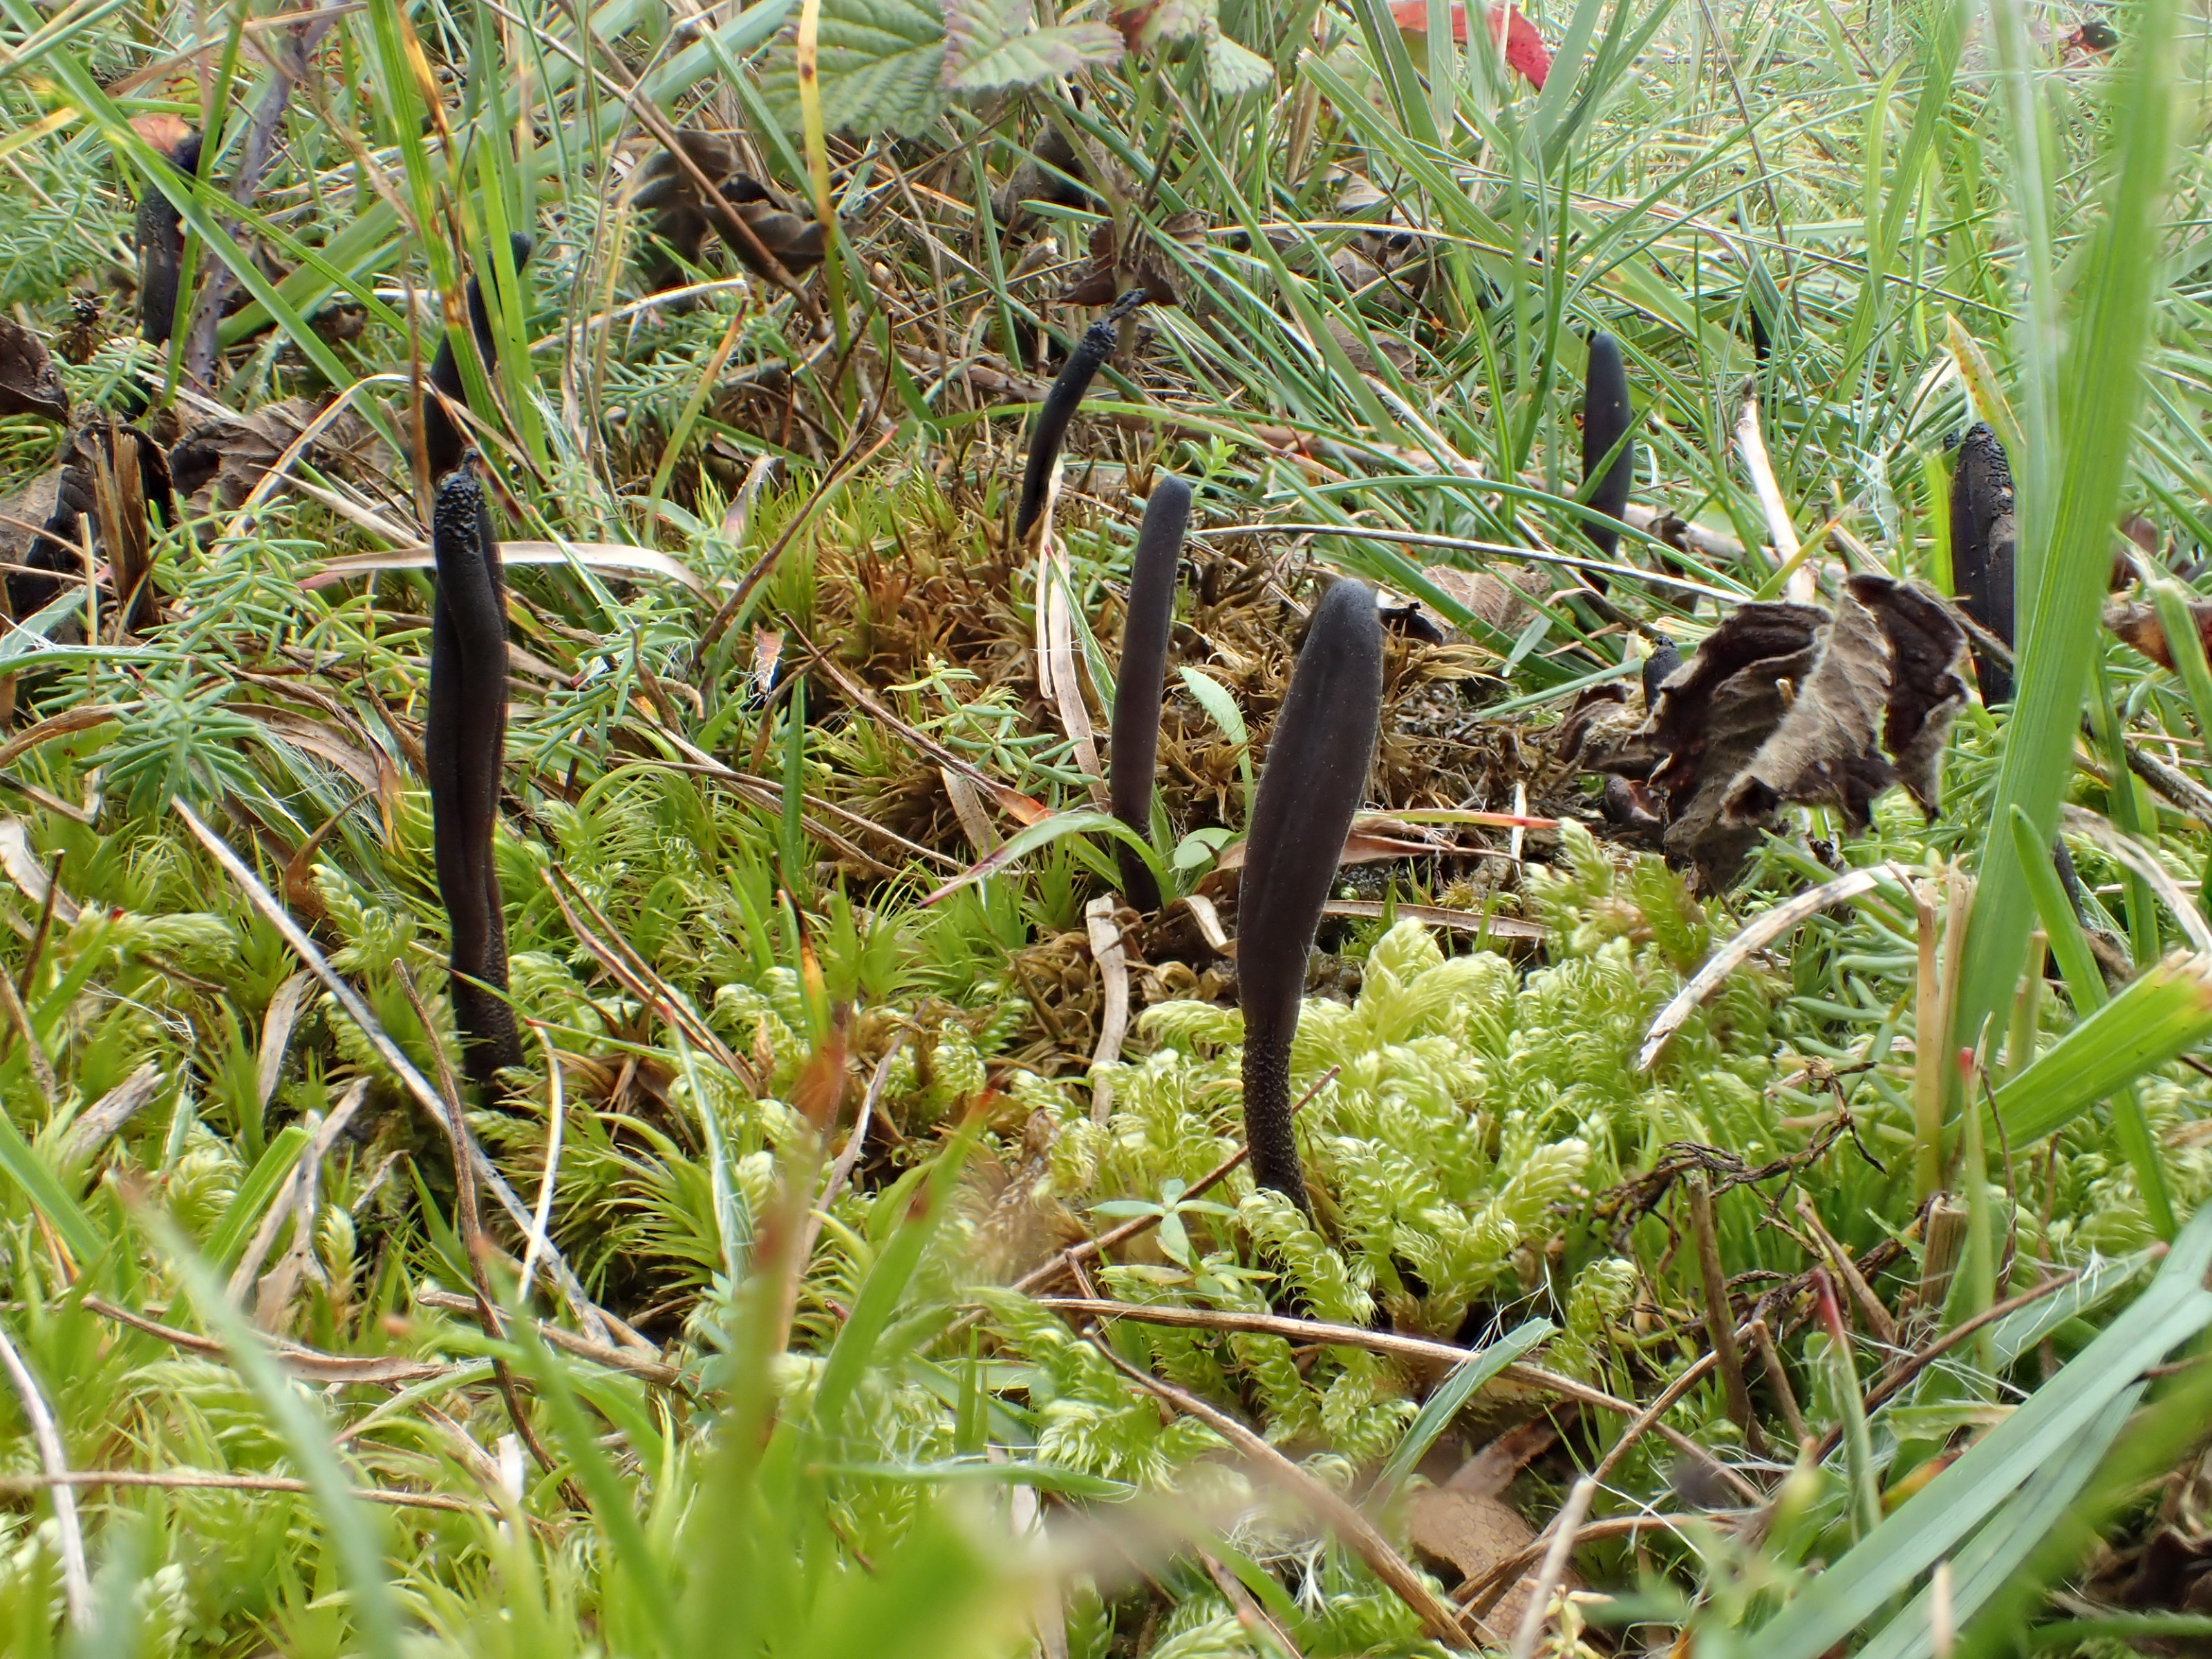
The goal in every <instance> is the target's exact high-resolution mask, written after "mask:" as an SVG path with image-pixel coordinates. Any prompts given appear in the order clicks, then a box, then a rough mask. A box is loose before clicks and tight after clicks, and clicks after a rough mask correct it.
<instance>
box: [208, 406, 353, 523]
mask: <svg viewBox="0 0 2212 1659" xmlns="http://www.w3.org/2000/svg"><path fill="white" fill-rule="evenodd" d="M327 403H328V400H327V399H325V398H285V399H284V400H283V402H281V403H274V404H264V405H263V406H262V407H261V408H259V409H257V410H253V411H252V413H251V414H246V415H231V414H223V415H218V416H214V417H213V418H211V419H209V420H204V421H202V422H199V423H198V424H197V425H196V426H194V427H193V428H191V430H189V431H188V432H186V433H185V435H184V436H183V437H182V438H179V440H178V441H177V443H176V447H174V448H173V449H172V450H170V452H169V469H170V472H171V474H172V476H173V477H174V478H175V480H176V487H177V491H178V493H179V495H184V496H185V497H186V498H188V499H189V500H190V501H191V503H192V504H193V506H195V507H200V508H203V509H204V508H205V507H209V506H210V505H212V506H214V507H218V508H220V509H222V511H224V512H226V513H227V512H230V511H233V510H234V509H235V508H237V507H240V506H242V505H244V504H245V501H246V497H247V496H248V495H252V493H253V489H254V486H255V485H257V484H258V483H260V482H261V480H262V479H263V478H264V477H265V476H267V474H268V471H269V469H270V467H272V466H274V465H276V463H277V461H278V460H279V459H281V458H282V457H283V453H284V452H285V451H286V450H288V449H289V448H290V447H292V446H293V445H294V444H295V443H297V442H298V441H300V435H301V434H302V433H304V432H305V431H306V430H307V427H308V424H309V423H310V422H313V420H314V419H315V417H316V416H319V415H320V414H321V413H322V412H323V410H324V408H325V406H326V404H327ZM376 441H377V440H376V436H375V435H374V433H373V432H371V431H370V430H369V428H368V422H366V421H363V420H362V419H360V418H359V417H358V416H354V415H352V414H343V415H340V416H337V419H335V420H333V421H332V422H331V423H330V424H329V425H327V426H325V428H323V429H322V430H321V431H320V432H319V433H318V434H316V435H315V439H314V441H313V443H312V444H311V445H310V446H309V447H308V450H307V459H308V460H310V461H311V462H312V463H313V465H315V466H317V467H318V468H319V469H321V470H323V471H339V472H344V471H349V469H350V467H351V466H353V465H357V464H358V463H360V462H361V461H362V460H363V459H365V458H366V456H367V453H368V449H369V448H370V447H371V446H372V445H374V443H375V442H376Z"/></svg>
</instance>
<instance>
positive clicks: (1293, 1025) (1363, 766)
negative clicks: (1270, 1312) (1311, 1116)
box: [1237, 578, 1383, 1215]
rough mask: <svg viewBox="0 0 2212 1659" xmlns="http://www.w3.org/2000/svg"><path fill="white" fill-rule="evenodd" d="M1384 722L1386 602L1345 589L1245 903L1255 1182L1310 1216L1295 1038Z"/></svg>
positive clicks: (1270, 779) (1268, 776) (1270, 788)
mask: <svg viewBox="0 0 2212 1659" xmlns="http://www.w3.org/2000/svg"><path fill="white" fill-rule="evenodd" d="M1382 717H1383V624H1382V622H1381V620H1380V619H1379V618H1378V617H1376V612H1375V595H1374V594H1373V593H1372V592H1370V591H1369V590H1368V589H1367V588H1366V587H1365V586H1364V585H1362V584H1361V583H1359V582H1356V581H1353V580H1350V579H1348V578H1347V579H1345V580H1340V581H1338V582H1337V583H1336V584H1335V585H1334V586H1332V587H1331V588H1330V589H1329V590H1328V592H1327V593H1326V594H1324V595H1323V596H1322V601H1321V603H1320V605H1317V606H1316V607H1315V609H1314V615H1313V622H1312V625H1311V626H1310V628H1309V629H1308V630H1307V633H1306V642H1305V647H1304V649H1303V650H1301V651H1300V652H1299V653H1298V660H1297V667H1296V668H1295V669H1293V670H1292V671H1291V685H1290V690H1288V691H1287V692H1286V693H1285V695H1284V697H1283V707H1282V712H1281V713H1280V714H1278V715H1277V716H1276V718H1275V732H1274V737H1273V739H1272V740H1271V741H1270V742H1269V744H1268V745H1267V765H1266V768H1265V769H1263V770H1262V771H1261V775H1260V793H1259V797H1258V799H1255V801H1254V802H1253V804H1252V825H1251V829H1250V831H1249V834H1248V835H1247V836H1245V841H1244V873H1243V881H1242V883H1241V884H1240V886H1239V888H1238V890H1237V1000H1238V1001H1239V1002H1240V1003H1241V1004H1242V1006H1243V1011H1244V1133H1245V1138H1246V1139H1248V1140H1249V1142H1250V1143H1251V1146H1252V1178H1253V1180H1254V1181H1255V1182H1257V1183H1258V1184H1259V1185H1261V1186H1262V1187H1272V1188H1274V1189H1275V1190H1276V1191H1277V1192H1279V1193H1281V1194H1284V1195H1285V1197H1287V1198H1288V1199H1290V1200H1291V1202H1292V1203H1294V1204H1296V1205H1297V1206H1298V1207H1299V1208H1300V1209H1301V1210H1304V1211H1305V1212H1307V1213H1308V1214H1309V1215H1310V1214H1311V1213H1312V1212H1313V1205H1312V1203H1311V1201H1310V1200H1309V1199H1308V1198H1307V1196H1306V1184H1305V1177H1304V1176H1303V1175H1302V1174H1301V1173H1300V1171H1299V1169H1298V1150H1297V1140H1296V1139H1295V1138H1294V1137H1293V1136H1292V1134H1291V1038H1292V1037H1293V1036H1295V1035H1296V1034H1297V1029H1298V999H1299V997H1300V995H1301V994H1303V993H1304V989H1305V982H1306V954H1307V952H1308V951H1310V950H1311V949H1312V946H1313V939H1314V930H1315V929H1316V927H1319V926H1320V925H1321V912H1322V905H1324V904H1326V903H1327V902H1328V890H1329V884H1331V883H1332V882H1333V881H1334V880H1335V878H1336V869H1337V864H1338V861H1339V860H1340V858H1341V857H1342V855H1343V851H1344V837H1345V836H1346V832H1348V831H1349V830H1350V829H1351V828H1352V814H1353V813H1354V812H1356V811H1358V808H1359V800H1360V797H1361V796H1362V795H1363V794H1364V793H1366V789H1367V771H1368V768H1369V766H1370V763H1372V762H1373V760H1374V758H1375V738H1376V730H1377V728H1378V726H1380V724H1381V722H1382Z"/></svg>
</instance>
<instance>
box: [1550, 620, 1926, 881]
mask: <svg viewBox="0 0 2212 1659" xmlns="http://www.w3.org/2000/svg"><path fill="white" fill-rule="evenodd" d="M1965 649H1966V639H1965V635H1964V634H1963V632H1962V631H1961V630H1960V628H1959V626H1958V624H1957V623H1955V622H1954V620H1953V619H1952V618H1951V617H1950V615H1949V614H1948V612H1947V611H1945V609H1944V608H1943V606H1942V604H1941V603H1940V602H1939V601H1938V600H1936V599H1935V598H1934V597H1933V596H1932V595H1930V594H1929V593H1927V592H1924V591H1923V590H1922V589H1920V588H1917V587H1915V586H1911V585H1909V584H1905V583H1900V582H1896V581H1893V580H1890V579H1889V578H1887V577H1886V576H1854V577H1852V578H1851V579H1850V581H1849V582H1848V583H1847V584H1846V586H1845V589H1844V594H1843V596H1842V598H1841V599H1840V601H1839V602H1838V607H1837V611H1836V613H1835V615H1834V616H1830V615H1829V614H1828V613H1827V612H1826V611H1822V610H1820V609H1819V608H1818V607H1816V606H1813V605H1782V604H1756V605H1744V606H1741V608H1740V609H1738V610H1737V611H1735V613H1734V614H1732V615H1731V616H1729V617H1727V618H1726V619H1725V620H1724V621H1723V622H1722V623H1721V625H1720V626H1719V627H1718V628H1716V629H1714V630H1713V631H1712V632H1711V634H1710V635H1707V636H1706V638H1705V642H1704V643H1703V644H1702V645H1700V646H1699V647H1698V650H1697V653H1696V654H1695V655H1694V656H1692V658H1691V659H1689V661H1688V662H1686V663H1685V664H1683V665H1681V666H1680V667H1678V668H1675V669H1674V671H1672V672H1670V673H1666V674H1665V675H1664V678H1662V679H1658V680H1657V683H1656V688H1655V689H1656V696H1654V698H1653V702H1652V707H1651V712H1650V716H1649V717H1648V718H1647V719H1646V720H1644V723H1643V724H1642V725H1641V726H1638V727H1637V728H1636V729H1635V730H1634V731H1632V732H1628V733H1626V735H1624V736H1616V735H1615V734H1617V733H1619V732H1620V727H1621V725H1622V723H1623V722H1622V720H1621V711H1623V710H1625V707H1626V704H1625V697H1623V696H1621V695H1620V693H1619V692H1618V691H1617V690H1616V691H1615V695H1614V696H1613V698H1612V699H1610V700H1609V701H1610V703H1611V706H1610V707H1608V706H1607V701H1601V700H1600V699H1599V698H1598V696H1597V695H1596V694H1595V693H1593V694H1591V695H1590V696H1587V697H1586V698H1585V699H1584V701H1583V703H1582V704H1578V705H1577V708H1576V710H1575V711H1574V713H1573V714H1571V715H1570V716H1569V718H1568V720H1567V721H1566V722H1565V724H1564V725H1563V726H1562V727H1561V742H1560V753H1561V756H1562V758H1563V759H1565V761H1567V763H1570V764H1579V765H1580V766H1581V767H1582V768H1583V769H1585V770H1589V771H1597V772H1605V773H1610V774H1612V775H1614V776H1616V777H1619V778H1624V779H1628V780H1632V781H1643V780H1648V781H1649V783H1650V789H1651V791H1652V792H1653V795H1652V797H1650V798H1647V797H1642V796H1637V797H1633V798H1630V797H1627V796H1624V797H1622V798H1621V799H1620V800H1619V801H1616V802H1615V803H1614V805H1615V806H1616V807H1617V808H1620V809H1624V810H1625V809H1626V808H1628V807H1631V806H1632V807H1633V808H1634V809H1635V811H1634V812H1633V813H1632V815H1631V816H1630V817H1626V818H1623V817H1622V812H1621V811H1614V812H1613V817H1615V818H1616V821H1623V822H1637V821H1640V818H1641V817H1642V815H1643V813H1644V811H1647V810H1648V809H1649V808H1650V805H1654V804H1656V799H1663V801H1664V806H1665V812H1664V816H1665V819H1666V825H1667V827H1666V831H1665V836H1664V841H1663V844H1664V845H1665V847H1666V849H1667V852H1668V855H1669V856H1670V857H1672V858H1674V859H1675V860H1677V861H1678V862H1682V863H1686V864H1691V865H1693V866H1696V868H1697V870H1698V872H1699V879H1700V883H1701V884H1702V885H1704V886H1705V887H1706V888H1708V889H1709V890H1710V889H1713V888H1717V887H1721V886H1724V885H1726V884H1728V883H1729V881H1730V880H1732V879H1733V878H1735V875H1736V873H1737V872H1738V871H1739V870H1740V869H1741V866H1742V863H1743V860H1744V858H1745V856H1746V855H1747V854H1748V853H1749V852H1750V850H1751V848H1753V846H1755V845H1756V844H1757V842H1758V840H1759V834H1760V832H1761V831H1762V830H1763V829H1765V828H1766V827H1767V826H1768V825H1769V824H1771V823H1772V822H1773V819H1774V817H1775V815H1776V814H1777V813H1778V811H1780V810H1781V809H1782V808H1783V807H1784V806H1785V805H1792V804H1797V805H1812V804H1818V805H1830V806H1833V807H1836V808H1838V810H1840V811H1842V813H1843V815H1844V819H1845V821H1846V822H1847V823H1849V824H1850V826H1851V827H1852V828H1854V829H1859V828H1863V827H1864V826H1865V824H1866V823H1867V822H1868V819H1869V812H1870V809H1871V807H1872V805H1873V802H1874V799H1875V797H1876V796H1877V795H1879V794H1880V793H1881V792H1882V791H1883V790H1885V789H1887V787H1889V786H1890V785H1891V784H1892V783H1897V782H1902V783H1903V784H1904V785H1905V787H1906V789H1907V790H1908V791H1909V792H1910V793H1911V795H1912V798H1913V799H1914V801H1915V802H1916V803H1917V804H1918V805H1919V806H1920V808H1921V810H1922V811H1923V812H1926V813H1929V815H1931V816H1932V815H1933V814H1934V812H1935V811H1936V807H1937V805H1938V803H1939V799H1940V778H1941V772H1942V754H1943V745H1944V743H1945V741H1946V740H1947V739H1948V737H1949V734H1950V729H1951V721H1952V719H1953V717H1954V715H1955V714H1957V713H1958V711H1959V709H1960V707H1961V706H1962V705H1963V704H1964V703H1965V702H1966V685H1965V683H1964V682H1963V681H1961V680H1960V678H1959V673H1958V669H1959V663H1960V658H1961V657H1962V656H1963V655H1964V654H1965ZM1655 678H1656V677H1655ZM1647 684H1649V682H1647Z"/></svg>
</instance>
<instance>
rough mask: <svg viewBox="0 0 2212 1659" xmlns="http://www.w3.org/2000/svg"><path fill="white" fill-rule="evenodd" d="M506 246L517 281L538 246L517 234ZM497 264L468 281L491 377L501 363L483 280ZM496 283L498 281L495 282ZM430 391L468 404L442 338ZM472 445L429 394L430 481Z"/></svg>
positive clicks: (472, 320) (473, 326) (425, 410)
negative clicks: (511, 258) (531, 251)
mask: <svg viewBox="0 0 2212 1659" xmlns="http://www.w3.org/2000/svg"><path fill="white" fill-rule="evenodd" d="M507 246H508V247H509V249H510V250H511V251H512V252H513V255H514V270H515V276H516V279H517V280H518V281H520V278H521V275H522V267H523V266H524V265H525V264H528V263H529V260H530V250H531V248H532V246H535V245H534V244H533V243H532V241H531V240H530V239H529V238H528V237H527V236H525V235H523V234H521V233H520V231H517V232H516V233H515V234H513V235H512V236H510V237H508V238H507ZM494 270H495V266H494V262H493V261H492V260H490V259H489V258H487V259H485V260H484V261H483V264H482V265H481V266H480V267H479V269H478V274H477V275H476V276H471V277H470V278H469V285H468V289H467V294H468V307H469V331H470V332H471V333H472V334H474V335H475V336H476V341H477V357H478V358H480V359H481V360H482V361H483V366H484V372H485V373H486V374H490V372H491V371H492V370H493V369H494V368H496V367H497V365H498V362H499V346H498V342H497V340H496V339H495V337H494V335H493V334H492V330H491V308H490V307H489V305H487V304H486V303H485V301H484V291H483V279H484V278H485V277H486V276H494ZM494 280H495V281H496V278H494ZM430 388H431V390H432V391H433V392H441V393H443V394H444V395H445V396H446V397H447V398H452V399H453V401H454V402H455V403H457V404H460V403H466V402H467V401H468V399H467V396H466V394H465V392H463V390H462V383H461V365H460V362H459V359H458V358H456V357H455V356H454V355H453V339H452V337H450V336H443V337H441V338H440V339H439V342H438V355H437V356H435V357H434V358H432V359H431V360H430ZM468 447H469V441H468V439H467V437H466V436H465V435H464V434H463V433H462V431H461V428H460V427H459V425H458V424H457V423H456V422H455V421H454V419H453V416H450V415H448V414H447V412H446V409H445V405H444V404H442V403H441V402H440V401H439V399H438V398H435V397H433V396H429V395H428V394H426V395H425V396H424V398H423V399H422V453H423V458H424V459H426V460H427V461H428V463H429V466H430V477H432V478H434V479H436V478H442V477H445V476H446V474H447V473H448V472H450V471H453V469H454V468H455V467H457V466H459V465H460V464H461V456H462V454H463V453H465V451H466V450H467V448H468Z"/></svg>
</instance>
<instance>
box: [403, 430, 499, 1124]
mask: <svg viewBox="0 0 2212 1659" xmlns="http://www.w3.org/2000/svg"><path fill="white" fill-rule="evenodd" d="M489 524H490V513H489V510H488V509H487V507H486V506H485V502H484V490H483V485H482V484H481V483H477V477H476V473H475V471H474V469H473V468H471V467H468V466H462V467H459V468H456V469H455V470H454V471H451V472H449V473H448V474H447V477H446V478H445V481H444V482H443V483H441V484H440V485H439V486H438V499H437V505H436V507H435V510H434V512H433V514H432V518H431V531H430V539H431V547H432V550H434V551H435V554H436V556H437V561H438V593H437V604H436V606H435V610H434V611H432V613H431V621H430V704H429V714H428V720H427V721H426V723H425V726H424V729H423V734H422V750H423V756H424V759H425V761H426V763H427V764H428V771H429V774H430V816H431V834H432V842H433V846H434V848H435V853H436V856H437V863H438V896H439V897H440V898H441V899H442V900H443V901H444V902H445V906H446V916H447V923H448V925H449V927H450V929H451V931H452V934H453V957H452V968H453V1013H454V1020H455V1023H456V1024H458V1025H459V1028H460V1033H461V1052H462V1059H463V1063H464V1066H465V1068H466V1070H467V1072H468V1075H469V1079H470V1080H471V1082H473V1083H474V1084H475V1085H477V1088H478V1089H479V1090H481V1091H483V1095H484V1097H485V1098H486V1099H487V1100H488V1101H489V1100H490V1099H492V1098H494V1097H495V1092H496V1090H497V1085H498V1079H497V1073H498V1072H499V1070H500V1068H501V1066H519V1065H520V1064H521V1063H522V1042H521V1038H520V1036H519V1034H518V1033H517V1031H516V1029H515V1024H514V1011H513V1009H512V1008H510V1007H509V1006H507V996H506V993H507V927H506V923H505V921H504V918H503V915H502V911H501V902H500V891H499V873H498V870H497V868H496V866H495V865H494V863H493V861H492V831H493V829H494V828H495V826H496V824H497V823H498V821H499V795H500V778H501V769H502V768H503V765H504V763H505V758H506V750H507V593H506V589H505V587H504V586H503V585H502V583H501V573H500V563H499V547H498V544H497V543H496V542H495V541H493V540H491V539H490V538H489V536H488V534H487V531H488V528H489Z"/></svg>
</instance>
